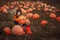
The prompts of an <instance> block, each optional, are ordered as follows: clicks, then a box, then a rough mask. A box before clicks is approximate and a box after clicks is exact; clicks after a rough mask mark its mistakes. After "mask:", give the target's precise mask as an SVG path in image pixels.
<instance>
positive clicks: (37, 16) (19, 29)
mask: <svg viewBox="0 0 60 40" xmlns="http://www.w3.org/2000/svg"><path fill="white" fill-rule="evenodd" d="M12 4H13V5H15V4H14V3H13V2H12ZM17 4H18V2H17ZM21 4H25V3H24V2H21ZM37 4H39V2H37ZM13 5H12V6H10V9H13V8H14V6H13ZM34 5H35V4H34V3H32V6H31V7H32V8H33V9H32V8H29V9H28V10H24V9H23V8H21V11H22V13H23V14H25V15H26V17H27V18H28V19H33V20H38V19H40V18H41V17H42V16H41V15H40V14H38V13H35V14H33V13H31V12H33V10H36V9H35V8H34ZM42 5H45V8H44V11H45V12H47V11H48V10H49V11H52V10H51V9H48V7H47V6H46V4H43V3H42ZM4 7H5V9H4ZM19 7H22V5H19V6H18V8H19ZM18 8H16V9H18ZM24 8H28V4H27V5H26V4H25V6H24ZM6 9H9V7H8V6H3V7H1V10H2V12H5V13H8V12H7V10H6ZM37 9H38V11H39V10H40V6H39V5H38V7H37ZM46 15H48V17H49V18H51V19H54V20H56V21H57V22H59V23H60V16H57V15H56V14H55V11H53V12H52V13H50V14H46ZM44 16H45V15H44ZM22 23H24V22H22ZM48 23H49V21H47V20H44V19H42V20H41V21H40V22H39V24H40V25H42V26H45V25H47V24H48ZM3 31H4V32H5V33H6V34H7V35H10V34H11V33H12V34H14V35H22V34H25V32H24V30H23V28H22V27H20V26H19V25H15V26H14V27H13V28H12V29H10V28H9V27H5V28H4V30H3Z"/></svg>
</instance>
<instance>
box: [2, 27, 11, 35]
mask: <svg viewBox="0 0 60 40" xmlns="http://www.w3.org/2000/svg"><path fill="white" fill-rule="evenodd" d="M3 31H4V32H5V33H6V34H7V35H9V34H11V30H10V28H9V27H5V28H4V29H3Z"/></svg>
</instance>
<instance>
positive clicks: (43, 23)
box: [40, 20, 48, 26]
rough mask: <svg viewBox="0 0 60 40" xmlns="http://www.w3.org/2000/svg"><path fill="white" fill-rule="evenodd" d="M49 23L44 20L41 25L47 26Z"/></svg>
mask: <svg viewBox="0 0 60 40" xmlns="http://www.w3.org/2000/svg"><path fill="white" fill-rule="evenodd" d="M47 23H48V21H46V20H42V21H41V22H40V24H41V25H42V26H44V25H46V24H47Z"/></svg>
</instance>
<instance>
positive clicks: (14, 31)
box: [11, 25, 25, 35]
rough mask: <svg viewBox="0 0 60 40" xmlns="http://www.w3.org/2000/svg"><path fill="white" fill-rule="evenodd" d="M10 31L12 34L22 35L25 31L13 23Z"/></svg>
mask: <svg viewBox="0 0 60 40" xmlns="http://www.w3.org/2000/svg"><path fill="white" fill-rule="evenodd" d="M11 31H12V34H14V35H22V34H24V33H25V32H24V30H23V28H22V27H21V26H19V25H15V26H14V27H13V28H12V30H11Z"/></svg>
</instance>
